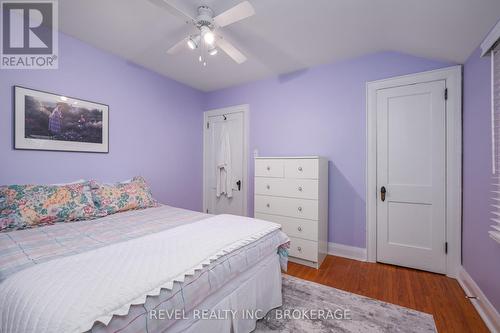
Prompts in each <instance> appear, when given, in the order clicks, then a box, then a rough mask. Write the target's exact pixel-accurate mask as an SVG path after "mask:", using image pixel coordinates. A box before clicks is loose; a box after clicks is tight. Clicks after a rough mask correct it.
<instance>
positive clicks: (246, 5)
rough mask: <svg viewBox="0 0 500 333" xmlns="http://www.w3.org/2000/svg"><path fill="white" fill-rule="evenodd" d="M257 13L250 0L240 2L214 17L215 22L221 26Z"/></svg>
mask: <svg viewBox="0 0 500 333" xmlns="http://www.w3.org/2000/svg"><path fill="white" fill-rule="evenodd" d="M254 14H255V9H253V6H252V4H251V3H250V2H248V1H243V2H241V3H240V4H238V5H236V6H234V7H233V8H230V9H228V10H226V11H225V12H224V13H221V14H219V15H217V16H216V17H215V18H214V21H215V24H217V25H218V26H219V27H225V26H226V25H230V24H232V23H234V22H238V21H241V20H243V19H246V18H247V17H250V16H252V15H254Z"/></svg>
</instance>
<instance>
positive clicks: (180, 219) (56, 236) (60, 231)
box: [0, 206, 287, 332]
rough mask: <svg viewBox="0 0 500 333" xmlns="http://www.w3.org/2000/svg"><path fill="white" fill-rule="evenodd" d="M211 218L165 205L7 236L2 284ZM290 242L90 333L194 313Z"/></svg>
mask: <svg viewBox="0 0 500 333" xmlns="http://www.w3.org/2000/svg"><path fill="white" fill-rule="evenodd" d="M208 217H210V215H207V214H202V213H198V212H193V211H189V210H183V209H179V208H173V207H169V206H160V207H157V208H150V209H146V210H142V211H130V212H124V213H119V214H115V215H111V216H108V217H105V218H101V219H97V220H93V221H85V222H77V223H61V224H56V225H52V226H46V227H41V228H36V229H29V230H19V231H14V232H9V233H2V234H0V267H1V268H0V280H5V279H7V278H8V277H9V276H11V275H12V274H15V273H16V272H20V271H23V270H25V269H27V268H29V267H33V266H35V265H38V264H41V263H45V262H50V261H52V260H55V259H58V258H65V257H69V256H73V255H77V254H81V253H86V252H88V251H92V250H95V249H99V248H102V247H106V246H108V245H112V244H117V243H120V242H124V241H127V240H133V239H136V238H139V237H145V236H147V235H152V234H155V233H159V232H162V231H166V230H169V229H174V228H176V227H179V226H185V225H188V224H190V223H195V222H198V221H200V220H203V219H206V218H208ZM286 241H287V238H286V236H285V235H284V234H283V233H281V231H279V230H275V231H273V232H270V233H268V234H266V235H265V236H263V237H259V238H258V239H255V240H254V241H252V242H250V243H248V244H246V245H245V246H241V247H239V248H237V249H236V250H235V251H231V252H230V253H227V254H225V255H223V256H220V257H218V258H217V259H216V260H213V261H212V262H211V263H210V264H209V265H205V266H204V267H203V268H202V269H200V270H196V271H194V274H193V275H189V276H186V278H185V279H184V280H183V281H182V282H175V283H174V284H173V286H172V288H169V289H168V290H167V289H162V290H161V291H160V292H159V294H157V295H154V296H148V297H147V298H146V300H145V301H144V302H143V304H139V305H132V306H131V307H130V309H129V310H128V311H127V313H126V314H123V315H115V316H113V318H112V319H111V321H109V323H107V325H104V324H102V323H99V322H96V323H94V326H93V327H92V329H91V331H93V332H103V331H106V332H110V331H117V330H120V331H122V330H125V331H134V330H135V329H137V328H138V327H141V328H139V329H137V331H141V330H144V329H143V327H144V326H143V325H144V324H147V321H148V311H150V310H152V309H155V308H157V307H159V306H161V307H162V308H163V309H182V310H183V311H186V312H187V311H190V310H192V309H194V308H195V307H196V306H197V305H199V304H201V303H202V302H203V301H204V300H205V299H206V298H207V297H208V296H210V295H212V294H214V293H215V292H216V291H217V290H219V289H220V288H222V287H223V286H224V285H226V284H227V283H228V282H229V281H231V280H233V279H235V278H237V277H238V276H239V275H240V274H242V273H243V272H245V271H247V270H248V269H249V268H251V267H252V266H253V265H255V263H257V262H259V261H260V260H262V259H263V258H265V257H267V256H269V255H271V254H272V253H273V252H274V253H276V249H277V248H278V247H279V245H281V244H283V243H284V242H286ZM175 321H176V320H175V319H173V320H171V321H167V322H162V323H161V327H162V328H161V329H162V330H164V329H165V328H167V327H169V326H170V325H172V324H174V323H175ZM136 325H139V326H138V327H137V326H136Z"/></svg>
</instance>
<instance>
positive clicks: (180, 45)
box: [167, 38, 187, 55]
mask: <svg viewBox="0 0 500 333" xmlns="http://www.w3.org/2000/svg"><path fill="white" fill-rule="evenodd" d="M186 40H187V38H183V39H181V40H180V41H179V42H177V43H176V44H174V45H173V46H172V47H171V48H169V49H168V50H167V53H168V54H170V55H174V54H177V53H179V52H180V51H181V50H182V49H183V48H184V47H185V46H186Z"/></svg>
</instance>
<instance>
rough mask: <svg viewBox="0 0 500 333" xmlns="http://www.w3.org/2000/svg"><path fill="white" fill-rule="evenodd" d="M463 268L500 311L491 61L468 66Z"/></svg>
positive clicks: (475, 57) (474, 57)
mask: <svg viewBox="0 0 500 333" xmlns="http://www.w3.org/2000/svg"><path fill="white" fill-rule="evenodd" d="M463 147H464V148H463V154H464V162H463V244H462V255H463V266H464V268H465V270H466V271H467V272H468V273H469V275H470V276H471V277H472V278H473V279H474V281H475V282H476V283H477V284H478V286H479V288H481V290H482V291H483V293H484V294H485V295H486V297H488V299H489V300H490V302H491V303H492V304H493V306H495V308H496V309H497V310H498V311H500V285H499V283H500V260H499V258H498V253H499V250H500V245H499V244H498V243H496V242H495V241H494V240H493V239H491V238H490V237H489V236H488V230H489V229H490V225H491V222H490V217H491V216H490V214H489V212H490V210H491V206H490V204H491V199H490V195H491V192H490V190H491V189H492V188H491V185H490V184H491V58H490V57H484V58H481V57H480V51H479V50H476V51H475V52H474V53H473V54H472V56H471V57H470V58H469V59H468V60H467V62H466V63H465V66H464V111H463Z"/></svg>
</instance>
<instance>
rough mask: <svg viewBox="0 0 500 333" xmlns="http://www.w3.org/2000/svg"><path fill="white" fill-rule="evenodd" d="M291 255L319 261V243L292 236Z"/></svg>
mask: <svg viewBox="0 0 500 333" xmlns="http://www.w3.org/2000/svg"><path fill="white" fill-rule="evenodd" d="M289 255H290V256H291V257H296V258H300V259H304V260H309V261H314V262H317V261H318V243H317V242H313V241H310V240H306V239H300V238H295V237H290V250H289Z"/></svg>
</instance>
